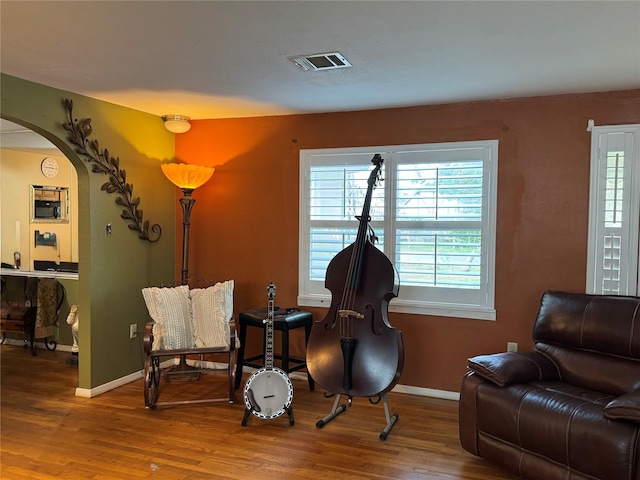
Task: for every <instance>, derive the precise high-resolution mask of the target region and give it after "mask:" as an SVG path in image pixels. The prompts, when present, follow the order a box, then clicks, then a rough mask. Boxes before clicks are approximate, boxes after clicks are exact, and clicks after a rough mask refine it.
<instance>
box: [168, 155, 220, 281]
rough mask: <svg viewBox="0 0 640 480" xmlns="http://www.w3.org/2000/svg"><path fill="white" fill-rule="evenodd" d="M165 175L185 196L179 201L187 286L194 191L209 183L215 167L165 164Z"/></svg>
mask: <svg viewBox="0 0 640 480" xmlns="http://www.w3.org/2000/svg"><path fill="white" fill-rule="evenodd" d="M160 167H161V168H162V172H163V173H164V175H165V176H166V177H167V178H168V179H169V180H170V181H171V182H172V183H173V184H174V185H175V186H177V187H178V188H180V189H181V190H182V193H183V194H184V196H183V197H182V198H181V199H180V200H179V201H180V205H181V207H182V277H181V282H182V283H181V284H182V285H187V284H188V283H189V282H188V276H189V230H190V228H191V209H192V208H193V204H194V203H196V199H195V198H193V197H192V196H191V194H192V193H193V191H194V190H195V189H196V188H198V187H200V186H202V185H204V184H205V183H207V182H208V181H209V179H210V178H211V175H213V171H214V168H213V167H204V166H201V165H192V164H189V163H164V164H162V165H160Z"/></svg>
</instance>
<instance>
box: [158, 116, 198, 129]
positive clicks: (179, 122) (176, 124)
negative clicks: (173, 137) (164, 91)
mask: <svg viewBox="0 0 640 480" xmlns="http://www.w3.org/2000/svg"><path fill="white" fill-rule="evenodd" d="M162 119H163V120H164V126H165V128H166V129H167V130H169V131H170V132H172V133H185V132H188V131H189V130H190V129H191V124H190V123H189V120H191V119H190V118H189V117H185V116H184V115H165V116H164V117H162Z"/></svg>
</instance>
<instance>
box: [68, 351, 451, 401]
mask: <svg viewBox="0 0 640 480" xmlns="http://www.w3.org/2000/svg"><path fill="white" fill-rule="evenodd" d="M187 363H188V364H189V365H192V366H196V367H201V368H208V369H212V370H222V369H226V368H227V364H226V363H219V362H201V361H199V360H187ZM177 364H178V359H177V358H175V359H169V360H166V361H164V362H162V363H161V364H160V367H162V368H165V367H170V366H172V365H177ZM242 371H243V372H244V373H253V372H255V371H256V369H255V368H251V367H243V368H242ZM142 375H143V372H142V371H139V372H135V373H132V374H130V375H127V376H126V377H122V378H119V379H117V380H114V381H112V382H109V383H105V384H103V385H100V386H98V387H96V388H92V389H90V390H87V389H84V388H77V389H76V396H78V397H86V398H91V397H95V396H97V395H100V394H101V393H105V392H108V391H109V390H113V389H114V388H118V387H121V386H122V385H126V384H127V383H130V382H133V381H135V380H138V379H139V378H140V377H142ZM289 377H291V378H292V379H296V380H303V381H305V382H306V381H307V374H306V373H302V372H292V373H290V374H289ZM391 391H392V392H395V393H406V394H409V395H417V396H420V397H431V398H440V399H443V400H455V401H459V400H460V393H459V392H449V391H446V390H436V389H433V388H423V387H413V386H411V385H396V386H395V387H394V388H393V390H391Z"/></svg>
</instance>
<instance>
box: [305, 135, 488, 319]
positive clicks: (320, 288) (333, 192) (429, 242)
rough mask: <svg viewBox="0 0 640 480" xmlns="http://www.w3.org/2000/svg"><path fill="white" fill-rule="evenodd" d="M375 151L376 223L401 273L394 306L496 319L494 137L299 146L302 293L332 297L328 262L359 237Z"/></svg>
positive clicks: (314, 301)
mask: <svg viewBox="0 0 640 480" xmlns="http://www.w3.org/2000/svg"><path fill="white" fill-rule="evenodd" d="M376 153H380V154H381V156H382V158H383V160H384V163H383V165H382V170H381V172H382V181H380V182H379V184H378V185H377V186H376V188H375V189H374V190H373V194H372V201H371V210H370V216H371V222H370V225H371V227H372V229H373V231H374V232H375V235H376V237H377V242H376V246H377V247H378V248H379V249H380V250H382V251H383V252H384V253H385V254H386V255H387V257H388V258H389V259H391V262H392V263H393V264H394V266H395V268H396V270H397V272H398V275H399V283H400V294H399V296H398V298H396V299H394V300H392V301H391V304H390V307H389V309H390V310H391V311H397V312H407V313H419V314H433V315H445V316H453V317H465V318H479V319H491V320H492V319H495V310H494V276H495V266H494V264H495V229H496V185H497V155H498V141H497V140H487V141H478V142H459V143H443V144H423V145H404V146H393V147H389V146H386V147H362V148H345V149H322V150H301V151H300V163H301V165H300V266H299V297H298V303H299V304H300V305H306V306H326V307H328V306H329V305H330V303H331V292H329V291H328V290H327V289H325V287H324V280H325V275H326V270H327V266H328V265H329V262H330V261H331V259H332V258H333V257H334V256H335V255H336V254H337V253H339V252H340V251H342V250H343V249H344V248H346V247H347V246H348V245H350V244H351V243H353V242H354V241H355V239H356V235H357V230H358V225H359V222H358V220H357V219H356V217H357V216H359V215H360V213H361V211H362V206H363V203H364V199H365V196H366V192H367V186H368V184H367V180H368V178H369V175H370V172H371V170H372V169H373V165H372V163H371V159H372V158H373V155H375V154H376Z"/></svg>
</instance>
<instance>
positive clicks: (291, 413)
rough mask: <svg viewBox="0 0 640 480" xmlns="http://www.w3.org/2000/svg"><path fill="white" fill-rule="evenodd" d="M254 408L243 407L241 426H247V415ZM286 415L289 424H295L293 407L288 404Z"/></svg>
mask: <svg viewBox="0 0 640 480" xmlns="http://www.w3.org/2000/svg"><path fill="white" fill-rule="evenodd" d="M254 410H255V408H253V407H251V408H246V407H245V409H244V417H242V426H243V427H246V426H247V420H248V419H249V416H250V415H251V414H252V413H253V411H254ZM287 415H288V416H289V425H290V426H293V425H295V423H296V421H295V419H294V418H293V407H292V406H289V408H287Z"/></svg>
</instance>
